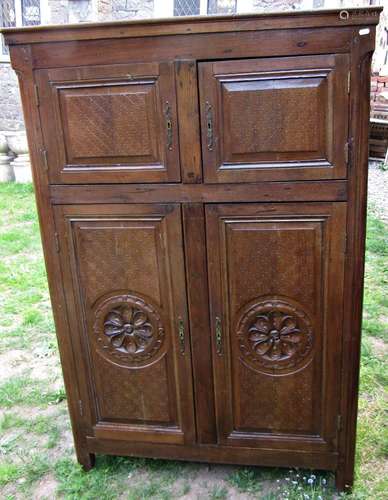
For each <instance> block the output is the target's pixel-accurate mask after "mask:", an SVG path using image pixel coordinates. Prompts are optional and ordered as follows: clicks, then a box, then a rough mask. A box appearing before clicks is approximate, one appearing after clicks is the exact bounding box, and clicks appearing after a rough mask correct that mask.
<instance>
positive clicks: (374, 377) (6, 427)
mask: <svg viewBox="0 0 388 500" xmlns="http://www.w3.org/2000/svg"><path fill="white" fill-rule="evenodd" d="M0 213H1V217H0V257H1V259H0V307H1V311H2V314H1V316H0V498H2V499H13V498H15V499H16V498H37V499H42V498H49V499H53V498H67V499H99V500H100V499H101V500H105V499H116V498H123V499H128V500H140V499H147V498H154V499H171V498H186V499H197V498H198V499H201V500H202V499H223V498H230V499H248V498H262V499H267V500H270V499H277V498H290V499H307V498H309V499H320V498H322V499H332V498H337V497H336V496H335V494H334V490H333V478H332V476H331V475H330V474H326V473H320V472H314V471H304V470H292V471H289V470H281V469H266V468H257V467H248V468H247V467H232V466H215V465H212V466H207V465H203V464H202V465H201V464H195V463H178V462H169V461H162V460H144V459H130V458H121V457H98V459H97V464H96V467H95V468H94V469H93V470H92V471H91V472H89V473H84V472H83V471H82V470H81V468H80V467H79V466H78V465H77V463H76V461H75V457H74V453H73V448H72V436H71V431H70V423H69V419H68V415H67V407H66V396H65V393H64V390H63V385H62V377H61V372H60V365H59V359H58V351H57V344H56V338H55V333H54V325H53V320H52V316H51V308H50V301H49V297H48V290H47V283H46V274H45V268H44V264H43V260H42V251H41V243H40V236H39V229H38V222H37V217H36V210H35V202H34V195H33V189H32V187H31V186H30V185H16V184H0ZM365 278H366V281H365V301H364V305H365V307H364V326H363V341H362V366H361V386H360V402H359V407H360V412H359V419H358V438H357V469H356V474H357V479H356V483H355V488H354V491H353V494H352V495H349V496H348V498H354V499H361V498H367V499H376V500H377V499H383V498H387V492H388V479H387V478H388V467H387V463H388V462H387V453H388V436H387V427H386V426H385V425H384V424H386V423H387V415H386V411H387V398H386V394H387V392H386V390H387V386H388V374H387V365H386V361H387V352H388V344H387V337H386V334H387V330H388V292H387V284H388V231H387V227H386V225H385V224H384V223H383V222H382V221H381V220H380V219H379V215H378V212H377V211H376V209H374V208H373V207H370V209H369V216H368V236H367V263H366V277H365Z"/></svg>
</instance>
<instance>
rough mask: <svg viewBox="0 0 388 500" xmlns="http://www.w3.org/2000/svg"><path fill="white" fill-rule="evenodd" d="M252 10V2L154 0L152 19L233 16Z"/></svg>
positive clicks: (246, 0) (233, 0)
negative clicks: (213, 15) (209, 15)
mask: <svg viewBox="0 0 388 500" xmlns="http://www.w3.org/2000/svg"><path fill="white" fill-rule="evenodd" d="M250 10H252V0H154V17H171V16H196V15H199V14H201V15H206V14H234V13H236V12H247V11H250Z"/></svg>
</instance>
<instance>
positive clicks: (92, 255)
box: [55, 204, 195, 444]
mask: <svg viewBox="0 0 388 500" xmlns="http://www.w3.org/2000/svg"><path fill="white" fill-rule="evenodd" d="M55 216H56V226H57V228H58V231H59V235H60V246H61V259H62V262H61V264H62V273H63V282H64V288H65V290H66V301H67V307H68V320H69V325H70V331H71V332H72V333H71V335H72V344H73V350H74V355H75V356H76V359H77V365H78V366H79V370H78V372H77V376H78V377H79V381H80V384H81V387H83V393H84V394H85V396H84V397H85V398H88V399H89V401H90V404H88V405H85V407H86V406H87V408H90V410H89V411H90V412H91V413H90V415H89V417H88V418H89V426H90V428H91V429H92V430H93V433H94V435H95V436H96V437H101V438H107V439H122V440H132V441H151V442H161V443H170V444H171V443H175V444H183V443H190V442H192V441H193V439H194V435H195V424H194V410H193V394H192V386H191V384H192V373H191V359H190V340H189V338H188V319H187V310H186V308H187V306H186V288H185V275H184V257H183V243H182V234H181V211H180V206H179V205H166V204H164V205H146V204H143V205H136V204H135V205H104V204H101V205H87V206H86V205H83V206H82V205H71V206H70V205H67V206H57V207H56V208H55ZM83 370H84V371H83ZM83 373H84V374H85V375H83Z"/></svg>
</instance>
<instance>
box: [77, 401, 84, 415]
mask: <svg viewBox="0 0 388 500" xmlns="http://www.w3.org/2000/svg"><path fill="white" fill-rule="evenodd" d="M78 408H79V414H80V415H81V417H83V416H84V406H83V404H82V401H81V400H80V399H79V400H78Z"/></svg>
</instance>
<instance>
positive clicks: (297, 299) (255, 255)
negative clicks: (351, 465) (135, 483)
mask: <svg viewBox="0 0 388 500" xmlns="http://www.w3.org/2000/svg"><path fill="white" fill-rule="evenodd" d="M206 224H207V241H208V262H209V283H210V296H211V298H210V301H211V318H212V335H213V340H214V342H213V349H214V370H215V387H216V389H215V392H216V407H217V426H218V434H219V440H220V442H222V443H224V444H232V445H240V446H248V445H257V446H271V447H282V448H284V447H285V446H287V448H289V449H306V450H307V449H308V450H310V451H313V450H317V451H318V450H319V451H323V450H327V451H331V450H333V449H335V447H336V421H337V414H338V403H339V391H338V387H339V376H340V353H341V321H342V300H343V298H342V289H343V255H344V231H345V205H344V204H341V203H322V204H315V203H303V204H302V203H300V204H276V205H271V204H265V203H264V204H234V205H208V206H207V207H206Z"/></svg>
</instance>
